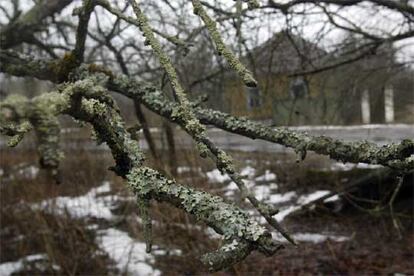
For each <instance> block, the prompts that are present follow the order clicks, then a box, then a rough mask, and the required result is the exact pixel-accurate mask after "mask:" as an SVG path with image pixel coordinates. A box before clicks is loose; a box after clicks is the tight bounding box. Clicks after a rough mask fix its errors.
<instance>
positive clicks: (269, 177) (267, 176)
mask: <svg viewBox="0 0 414 276" xmlns="http://www.w3.org/2000/svg"><path fill="white" fill-rule="evenodd" d="M255 180H256V181H274V180H276V175H275V174H274V173H272V172H270V170H266V171H265V174H264V175H261V176H258V177H256V178H255Z"/></svg>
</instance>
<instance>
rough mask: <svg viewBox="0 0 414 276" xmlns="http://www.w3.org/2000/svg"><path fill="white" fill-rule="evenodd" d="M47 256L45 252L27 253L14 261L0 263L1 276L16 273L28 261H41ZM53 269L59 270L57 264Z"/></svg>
mask: <svg viewBox="0 0 414 276" xmlns="http://www.w3.org/2000/svg"><path fill="white" fill-rule="evenodd" d="M47 259H48V257H47V255H46V254H34V255H28V256H26V257H23V258H21V259H20V260H18V261H15V262H7V263H2V264H0V275H1V276H9V275H12V274H13V273H16V272H18V271H20V270H22V269H23V268H24V267H25V265H26V264H27V263H30V262H36V261H43V260H47ZM52 267H53V269H55V270H59V269H60V268H59V266H57V265H53V266H52Z"/></svg>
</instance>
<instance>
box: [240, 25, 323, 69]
mask: <svg viewBox="0 0 414 276" xmlns="http://www.w3.org/2000/svg"><path fill="white" fill-rule="evenodd" d="M327 55H328V53H327V52H326V51H324V50H323V49H321V48H320V47H318V46H317V45H316V44H315V43H312V42H309V41H307V40H305V39H304V38H302V37H301V36H298V35H295V34H292V33H291V32H288V31H282V32H278V33H276V34H275V35H274V36H273V37H272V38H270V39H269V40H267V41H266V42H265V43H263V44H261V45H259V46H258V47H256V48H254V49H253V50H252V51H251V53H250V55H246V56H244V57H243V58H242V60H243V62H245V63H247V64H248V65H249V67H250V68H251V69H252V70H253V71H255V73H256V74H269V73H271V74H291V73H294V72H299V71H304V70H308V69H312V68H315V67H317V66H318V65H320V64H321V63H322V62H323V61H324V60H326V57H327Z"/></svg>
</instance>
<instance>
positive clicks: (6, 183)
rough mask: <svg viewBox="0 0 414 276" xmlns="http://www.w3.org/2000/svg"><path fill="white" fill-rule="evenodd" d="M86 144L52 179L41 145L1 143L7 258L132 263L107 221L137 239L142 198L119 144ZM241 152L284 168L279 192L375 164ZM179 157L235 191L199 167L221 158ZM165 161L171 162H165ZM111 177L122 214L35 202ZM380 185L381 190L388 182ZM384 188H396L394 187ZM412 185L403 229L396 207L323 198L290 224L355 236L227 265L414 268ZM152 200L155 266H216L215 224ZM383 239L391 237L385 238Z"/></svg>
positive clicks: (191, 177)
mask: <svg viewBox="0 0 414 276" xmlns="http://www.w3.org/2000/svg"><path fill="white" fill-rule="evenodd" d="M81 145H82V144H81V143H79V144H78V145H77V149H76V150H70V151H67V152H66V158H65V159H64V161H63V162H62V165H61V179H62V180H63V181H62V183H61V184H59V185H57V184H55V183H54V182H53V181H51V178H50V176H48V175H47V174H46V173H45V172H44V171H39V172H37V154H36V152H35V151H34V150H33V149H30V147H26V148H25V149H22V150H19V151H16V150H8V149H2V150H1V160H0V168H2V172H3V173H2V176H1V186H0V189H1V193H0V197H1V232H0V243H1V246H0V263H5V262H12V261H17V260H19V259H21V258H23V257H25V256H28V255H34V254H45V255H47V258H44V259H41V260H37V261H31V262H26V263H25V264H24V269H23V270H21V271H19V272H17V273H16V275H56V274H59V275H106V274H120V273H121V274H122V273H126V272H125V271H122V270H121V269H119V268H117V267H116V260H113V259H111V257H110V256H108V254H107V252H105V251H104V250H102V248H101V247H100V246H99V243H98V242H97V241H98V239H99V237H98V236H99V235H100V234H99V233H100V232H99V231H100V230H105V229H109V228H111V229H118V230H120V231H124V232H126V233H127V234H128V235H129V236H130V237H131V238H132V239H133V240H136V241H141V240H143V237H142V231H141V230H142V229H141V225H140V219H139V217H138V214H137V209H136V202H135V199H134V198H133V197H131V194H130V192H129V191H128V190H126V188H125V185H124V183H122V179H120V178H119V177H116V176H115V175H114V174H113V173H112V172H110V171H108V170H106V168H108V167H109V166H111V165H112V163H113V161H112V160H111V156H110V154H109V153H108V152H107V151H105V150H90V149H89V150H86V149H84V148H82V146H81ZM232 154H233V155H235V156H237V158H236V159H237V160H239V162H238V163H239V164H238V165H239V166H240V167H243V166H246V165H249V164H250V165H252V164H253V165H254V167H255V168H256V172H255V175H262V174H263V173H264V172H265V171H266V170H269V171H271V172H273V173H275V174H276V175H277V183H278V186H279V187H278V189H277V192H279V193H286V192H288V191H292V190H296V191H298V194H306V193H309V192H312V191H315V190H321V189H330V190H335V189H336V187H338V188H339V187H343V186H344V185H347V183H352V181H355V180H357V179H360V177H361V176H362V175H365V174H367V170H363V169H361V170H359V169H355V170H350V171H326V170H322V168H329V166H330V164H331V161H329V160H328V159H327V158H322V157H320V156H317V155H310V156H309V157H308V158H307V159H306V160H305V161H304V162H301V163H297V162H296V157H295V155H293V154H291V153H290V152H286V153H284V154H278V155H272V154H261V153H257V154H256V153H243V152H233V153H232ZM164 155H165V156H164V157H163V160H167V158H168V156H166V153H165V154H164ZM177 160H178V166H179V167H181V168H186V167H189V168H193V169H191V170H190V171H187V169H182V170H179V171H178V172H179V174H178V175H177V176H176V178H177V179H179V180H180V182H182V183H183V184H188V185H196V186H197V187H198V188H200V189H205V190H208V191H211V192H213V193H216V194H221V195H223V194H224V193H225V191H226V190H225V189H224V188H225V187H226V185H227V184H228V182H223V183H211V182H209V181H208V178H207V177H206V176H205V174H200V173H199V172H198V169H194V168H201V170H202V171H203V172H207V171H210V170H212V169H213V168H214V166H213V164H212V163H209V162H207V161H205V160H202V159H200V158H199V157H198V156H197V154H196V153H194V152H189V151H184V150H180V151H179V152H178V156H177ZM280 160H284V161H283V162H281V161H280ZM148 162H149V163H152V162H153V161H151V160H149V161H148ZM189 164H190V165H189ZM158 165H159V164H158ZM165 171H169V169H168V168H165ZM372 171H374V170H372ZM103 181H109V182H110V185H111V189H110V191H106V192H103V193H100V194H98V195H97V196H99V197H105V196H108V195H113V196H117V199H116V200H115V201H114V202H115V204H114V202H111V206H110V208H111V212H112V214H113V215H114V219H111V220H106V219H102V218H96V217H93V216H85V217H79V218H76V217H73V216H71V214H70V212H69V211H70V210H68V211H67V212H61V213H51V212H50V211H49V210H50V208H46V207H45V208H34V207H33V206H36V203H38V202H40V201H42V200H46V199H53V198H56V197H63V196H67V197H76V196H81V195H84V194H86V193H88V191H90V190H91V189H92V188H94V187H95V188H96V187H99V186H100V185H102V183H103ZM407 181H410V180H407ZM256 184H257V185H259V186H265V185H268V184H269V182H268V181H262V182H260V181H258V182H257V183H256ZM378 185H379V186H381V185H380V184H378ZM379 186H378V187H379ZM384 186H388V187H389V185H384ZM374 190H376V192H375V193H377V192H378V191H380V190H381V189H374ZM359 192H361V191H359ZM383 192H385V194H387V193H388V192H389V191H383ZM410 193H411V195H412V190H410V189H408V190H403V191H401V196H400V200H398V201H397V202H396V206H395V208H396V210H397V216H398V219H399V221H400V222H401V226H402V237H401V238H399V237H398V235H397V233H396V230H395V228H394V227H393V225H392V221H391V218H390V215H389V211H388V210H382V211H378V212H374V211H370V212H363V211H361V210H359V209H357V208H355V207H353V206H352V205H350V204H349V203H346V201H344V204H345V205H344V206H345V207H343V208H342V210H341V211H340V212H333V209H332V207H331V206H328V205H327V204H322V205H319V206H318V207H317V208H313V209H311V210H304V211H301V212H298V213H297V214H295V215H292V216H290V217H288V218H287V219H286V220H285V221H284V224H285V225H286V227H287V228H288V229H289V230H290V231H291V232H292V233H335V234H336V235H342V236H346V237H348V238H349V239H348V240H346V241H342V242H337V241H335V240H332V239H326V240H324V241H321V242H318V243H314V242H310V241H304V242H301V243H300V245H299V248H295V247H290V246H288V245H287V248H286V249H285V250H283V251H281V252H280V253H279V254H277V255H275V256H273V257H270V258H263V257H262V256H260V255H259V254H257V253H254V254H252V255H251V256H249V257H248V258H247V259H246V261H245V262H243V263H240V264H238V265H236V266H234V267H232V268H229V269H228V270H227V271H223V272H219V273H217V275H228V274H230V275H249V274H253V273H254V274H255V275H269V274H273V275H275V274H284V275H292V274H302V273H304V274H314V273H322V274H355V273H357V274H360V273H364V274H389V273H396V272H399V273H406V274H410V273H413V272H414V268H413V263H412V260H413V242H414V235H413V228H412V222H413V216H412V211H413V204H412V203H413V202H412V197H410V196H408V197H405V198H404V194H405V195H410ZM376 196H377V197H378V195H376ZM382 196H384V193H382ZM365 197H366V195H365ZM237 198H238V196H237V195H236V201H238V202H239V203H241V204H243V203H242V202H240V199H237ZM366 198H368V197H366ZM371 198H372V195H371ZM356 202H358V203H359V204H364V202H361V201H356ZM245 206H248V205H245ZM358 206H359V205H358ZM372 206H377V205H372ZM372 206H369V208H372ZM366 207H367V208H368V206H366ZM151 210H152V211H151V212H152V214H153V218H154V223H153V230H154V239H155V240H154V244H155V251H154V256H155V258H154V260H153V263H152V264H151V266H152V267H154V268H156V269H157V270H159V271H161V272H162V273H164V274H166V275H182V274H186V275H194V274H204V273H205V272H206V271H205V270H204V269H203V268H202V265H201V263H200V261H199V259H198V257H199V256H201V255H202V254H203V253H205V252H207V251H209V250H213V249H214V248H216V247H217V246H218V245H219V241H218V240H216V239H212V238H211V233H210V232H208V231H206V227H204V226H203V225H200V224H196V223H195V222H194V220H193V219H192V218H190V217H189V216H187V215H186V214H183V213H182V212H180V211H179V210H176V209H174V208H173V207H171V206H169V205H166V204H156V203H154V205H153V208H152V209H151ZM379 239H381V240H382V242H381V243H378V242H377V241H378V240H379ZM298 249H299V250H298ZM157 252H163V253H161V254H157ZM177 252H178V253H177ZM390 256H393V257H390Z"/></svg>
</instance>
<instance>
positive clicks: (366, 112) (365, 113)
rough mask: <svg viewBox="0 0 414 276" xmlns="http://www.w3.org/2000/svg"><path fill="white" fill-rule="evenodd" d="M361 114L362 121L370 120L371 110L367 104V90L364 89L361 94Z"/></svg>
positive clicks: (366, 122)
mask: <svg viewBox="0 0 414 276" xmlns="http://www.w3.org/2000/svg"><path fill="white" fill-rule="evenodd" d="M361 114H362V123H363V124H369V123H370V122H371V110H370V106H369V91H368V89H365V90H364V91H362V95H361Z"/></svg>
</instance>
